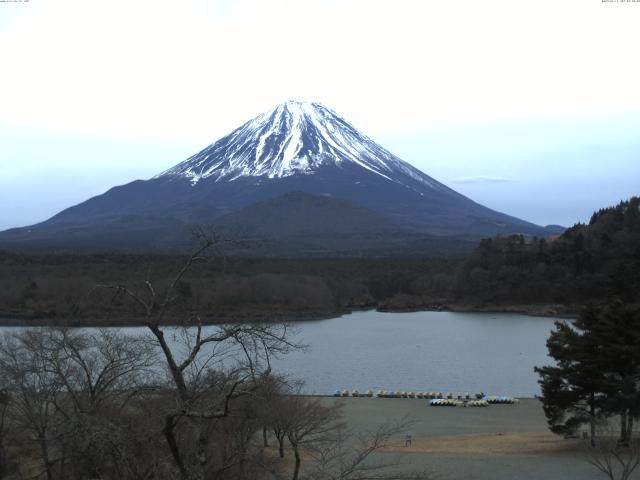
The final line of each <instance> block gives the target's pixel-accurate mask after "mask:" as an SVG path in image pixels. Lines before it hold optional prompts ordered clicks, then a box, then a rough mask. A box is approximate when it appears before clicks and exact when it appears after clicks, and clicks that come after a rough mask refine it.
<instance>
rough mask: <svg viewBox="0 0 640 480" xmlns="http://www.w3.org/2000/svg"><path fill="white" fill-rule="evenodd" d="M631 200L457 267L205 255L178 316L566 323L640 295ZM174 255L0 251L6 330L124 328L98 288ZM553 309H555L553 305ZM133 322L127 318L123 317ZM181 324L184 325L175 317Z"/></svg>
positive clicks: (119, 312)
mask: <svg viewBox="0 0 640 480" xmlns="http://www.w3.org/2000/svg"><path fill="white" fill-rule="evenodd" d="M639 206H640V199H639V198H637V197H634V198H632V199H630V200H628V201H625V202H621V203H620V204H619V205H617V206H615V207H611V208H606V209H603V210H600V211H598V212H596V213H594V215H593V217H592V218H591V221H590V222H589V224H588V225H584V224H577V225H575V226H573V227H571V228H570V229H568V230H567V231H566V232H565V233H564V234H563V235H561V236H559V237H556V238H549V239H538V238H525V237H523V236H519V235H515V236H510V237H496V238H493V239H485V240H483V241H482V242H481V243H480V245H479V246H478V248H477V249H476V250H475V251H474V252H473V253H472V254H471V255H470V256H469V257H468V258H467V259H465V260H462V261H459V260H453V259H434V258H427V257H420V256H417V255H412V256H410V257H402V258H336V259H330V258H329V259H322V258H313V259H310V258H307V259H301V258H296V259H283V258H273V259H265V258H262V259H260V258H239V257H226V258H225V257H223V256H220V255H214V256H213V257H212V258H209V259H207V261H199V262H198V263H196V264H195V265H194V266H193V268H192V269H191V271H190V272H189V275H188V276H187V277H185V278H184V279H182V281H181V283H180V285H178V292H179V294H180V301H181V303H180V305H179V308H178V309H177V310H176V311H175V315H174V316H173V317H170V318H167V321H168V322H177V323H179V322H181V321H183V319H182V317H181V314H180V309H183V310H182V311H183V312H184V311H189V310H190V309H193V310H198V311H200V312H202V314H203V316H204V321H207V322H216V321H234V320H237V321H254V320H259V321H277V320H296V319H309V318H323V317H328V316H332V315H337V314H341V313H345V312H348V311H352V310H355V309H364V308H377V309H380V310H392V311H404V310H420V309H438V310H440V309H464V310H504V311H525V312H533V313H541V314H558V313H564V314H572V313H576V312H577V311H578V309H579V306H581V305H584V304H587V303H594V304H599V303H605V302H606V301H607V300H608V299H610V298H612V297H616V298H619V299H621V300H622V301H624V302H626V303H637V302H638V301H639V299H638V295H639V294H638V292H640V211H639ZM183 261H184V258H183V257H179V256H151V255H148V256H142V255H122V254H104V255H76V256H73V255H23V254H15V253H7V252H5V253H1V252H0V317H2V318H4V319H5V322H15V321H16V320H24V321H27V322H29V321H31V322H33V321H42V322H47V323H64V324H68V323H71V324H85V323H103V324H131V323H136V322H137V321H138V319H137V318H136V314H135V310H132V309H131V308H130V307H131V306H130V305H128V304H127V303H126V302H124V301H123V300H122V299H119V298H115V299H113V298H111V297H110V296H109V295H108V294H106V293H105V292H104V291H100V290H95V289H94V287H95V286H96V285H97V284H100V283H120V284H123V285H127V286H128V287H129V288H131V289H133V290H135V289H144V288H146V287H145V283H144V282H145V280H147V279H149V280H153V281H154V282H156V283H157V284H159V285H163V283H164V284H166V283H167V282H169V281H170V278H172V274H173V273H174V272H175V271H176V269H178V268H179V267H180V265H182V263H183ZM550 306H552V307H550ZM132 312H133V313H132ZM182 316H183V315H182Z"/></svg>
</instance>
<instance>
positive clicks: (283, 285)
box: [0, 253, 457, 323]
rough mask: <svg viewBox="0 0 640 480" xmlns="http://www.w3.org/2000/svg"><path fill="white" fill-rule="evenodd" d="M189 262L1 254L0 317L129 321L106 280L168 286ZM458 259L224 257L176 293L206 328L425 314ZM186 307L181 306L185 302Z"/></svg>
mask: <svg viewBox="0 0 640 480" xmlns="http://www.w3.org/2000/svg"><path fill="white" fill-rule="evenodd" d="M182 262H184V257H168V256H129V255H117V254H112V255H92V256H56V255H50V256H32V255H18V254H13V253H2V254H0V313H1V315H2V316H4V317H5V318H13V319H49V320H53V321H56V320H59V321H61V322H65V323H66V322H78V323H82V322H85V321H86V322H92V321H99V322H100V321H102V322H106V323H126V322H130V321H135V320H136V318H135V317H136V312H135V311H134V312H132V311H131V309H130V308H129V305H127V304H126V302H120V301H116V302H112V301H111V297H110V296H109V294H108V293H105V292H104V291H100V290H96V289H95V288H94V287H95V285H96V284H100V283H113V282H120V281H122V279H123V278H124V279H135V281H130V282H129V285H130V286H131V287H132V288H140V287H141V286H143V283H144V282H143V281H144V280H145V279H147V278H148V279H150V280H153V281H154V282H156V283H157V284H159V285H166V284H167V283H168V282H169V281H170V280H171V278H172V275H173V274H174V273H175V271H176V270H177V269H178V268H179V266H180V265H181V264H182ZM456 266H457V264H456V262H454V261H450V260H442V261H441V260H434V259H306V260H301V259H248V258H226V259H222V257H221V258H218V259H214V260H212V261H208V262H198V263H196V264H194V265H193V267H192V269H191V271H190V272H189V275H188V276H187V277H185V278H184V279H182V281H181V282H180V285H178V288H179V289H180V290H181V293H182V294H183V302H188V303H189V306H190V308H192V309H197V310H198V311H200V312H202V315H203V317H204V320H205V321H216V320H253V319H255V320H278V319H287V318H291V319H295V318H313V317H323V316H329V315H333V314H338V313H342V312H346V311H350V310H353V309H359V308H400V309H402V308H420V307H423V306H425V305H433V304H442V303H444V302H445V301H446V299H447V295H448V294H449V289H450V285H451V284H452V281H453V278H454V275H455V269H456ZM183 306H184V303H183Z"/></svg>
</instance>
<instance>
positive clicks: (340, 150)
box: [155, 101, 442, 188]
mask: <svg viewBox="0 0 640 480" xmlns="http://www.w3.org/2000/svg"><path fill="white" fill-rule="evenodd" d="M345 163H351V164H354V165H357V166H359V167H361V168H364V169H366V170H368V171H370V172H372V173H375V174H377V175H379V176H381V177H384V178H386V179H387V180H389V181H394V182H397V183H403V177H410V178H412V179H413V180H414V181H415V180H417V181H419V182H421V183H423V184H424V185H425V186H428V187H431V188H440V187H442V185H441V184H439V183H438V182H436V181H434V180H433V179H431V178H430V177H428V176H427V175H425V174H423V173H422V172H420V171H419V170H417V169H415V168H414V167H412V166H411V165H409V164H408V163H406V162H404V161H403V160H401V159H399V158H398V157H396V156H394V155H393V154H391V153H390V152H389V151H387V150H385V149H384V148H382V147H381V146H380V145H378V144H377V143H375V142H374V141H373V140H371V139H370V138H368V137H367V136H366V135H364V134H362V133H360V132H359V131H358V130H357V129H356V128H355V127H354V126H353V125H351V124H350V123H349V122H347V121H346V120H345V119H343V118H342V117H340V116H338V115H337V114H336V113H335V112H334V111H333V110H331V109H329V108H327V107H325V106H323V105H321V104H319V103H311V102H299V101H287V102H285V103H282V104H280V105H278V106H276V107H275V108H274V109H272V110H270V111H268V112H265V113H263V114H261V115H258V116H257V117H255V118H254V119H253V120H250V121H248V122H247V123H245V124H244V125H242V126H241V127H239V128H237V129H236V130H234V131H233V132H231V133H230V134H229V135H227V136H225V137H223V138H221V139H220V140H218V141H217V142H215V143H213V144H212V145H210V146H208V147H207V148H205V149H204V150H202V151H201V152H199V153H197V154H196V155H193V156H192V157H190V158H188V159H187V160H185V161H184V162H182V163H179V164H178V165H176V166H174V167H173V168H170V169H169V170H166V171H164V172H162V173H161V174H159V175H157V176H156V177H155V178H162V177H176V176H178V177H186V178H189V179H190V181H191V183H192V184H196V183H198V182H199V181H200V180H202V179H206V178H212V179H214V180H216V181H219V180H228V181H232V180H235V179H237V178H240V177H247V176H249V177H267V178H271V179H273V178H283V177H288V176H291V175H295V174H302V175H312V174H314V173H315V172H316V171H317V170H318V169H319V168H321V167H323V166H330V165H334V166H338V167H340V166H342V165H343V164H345ZM411 183H413V182H411Z"/></svg>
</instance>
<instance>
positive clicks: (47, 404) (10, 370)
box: [0, 330, 63, 480]
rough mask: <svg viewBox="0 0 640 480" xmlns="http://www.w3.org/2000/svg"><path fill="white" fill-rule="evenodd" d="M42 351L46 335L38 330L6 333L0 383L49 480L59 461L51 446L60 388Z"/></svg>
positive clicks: (1, 344) (0, 356)
mask: <svg viewBox="0 0 640 480" xmlns="http://www.w3.org/2000/svg"><path fill="white" fill-rule="evenodd" d="M45 351H46V341H45V336H44V335H42V334H40V332H39V331H37V330H26V331H23V332H21V333H19V334H17V333H14V334H5V336H4V338H3V339H2V341H1V342H0V381H1V382H2V386H3V389H4V391H5V392H6V393H7V394H8V395H9V397H10V410H11V417H12V420H13V421H14V422H15V423H16V427H17V428H19V429H23V430H26V431H28V432H30V434H31V436H32V437H33V438H34V439H35V441H36V443H37V445H38V450H39V453H40V460H41V464H42V472H43V474H44V475H45V477H46V478H47V480H51V479H52V478H53V467H54V465H55V463H56V461H58V460H59V458H56V453H55V452H53V451H52V443H53V440H54V437H55V436H56V434H57V432H56V428H57V426H58V425H57V422H56V420H57V419H56V411H57V409H56V401H57V398H58V396H59V394H60V392H61V390H62V387H63V385H62V382H61V381H60V377H59V376H58V375H57V374H56V373H55V372H53V371H51V369H50V368H48V365H47V357H46V354H45Z"/></svg>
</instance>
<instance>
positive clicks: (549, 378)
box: [535, 301, 640, 445]
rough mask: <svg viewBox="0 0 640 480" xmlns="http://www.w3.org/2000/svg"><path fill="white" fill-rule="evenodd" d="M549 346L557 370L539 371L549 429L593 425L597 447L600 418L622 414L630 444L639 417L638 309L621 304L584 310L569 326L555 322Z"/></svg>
mask: <svg viewBox="0 0 640 480" xmlns="http://www.w3.org/2000/svg"><path fill="white" fill-rule="evenodd" d="M547 348H548V349H549V355H550V356H551V357H553V358H554V359H555V360H556V363H557V364H556V366H545V367H540V368H539V367H536V369H535V370H536V372H538V373H539V374H540V380H539V383H540V385H541V387H542V397H541V401H542V403H543V408H544V412H545V415H546V417H547V421H548V423H549V427H550V429H551V431H553V432H554V433H559V434H564V435H573V434H575V432H576V430H577V429H578V428H579V427H580V426H581V425H583V424H589V425H590V429H591V442H592V443H593V441H594V440H593V438H594V435H595V426H596V422H597V420H598V418H600V417H607V416H613V415H618V416H619V418H620V441H621V442H622V443H623V444H625V445H628V444H629V442H630V439H631V433H632V429H633V421H634V419H635V418H638V416H640V310H639V309H638V308H637V307H632V306H629V305H625V304H622V303H621V302H619V301H616V302H613V303H611V304H610V305H608V306H606V307H604V308H601V309H595V308H588V309H585V310H584V312H582V314H581V315H580V316H579V318H577V319H576V320H575V321H573V322H572V324H571V325H570V324H568V323H565V322H556V328H555V330H554V331H552V332H551V336H550V337H549V340H548V341H547Z"/></svg>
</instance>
